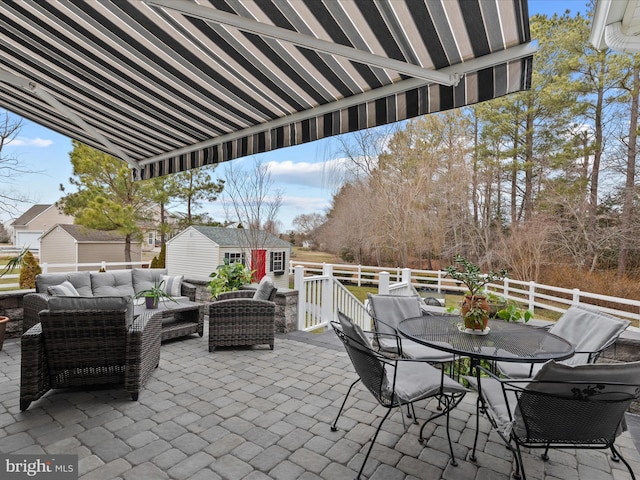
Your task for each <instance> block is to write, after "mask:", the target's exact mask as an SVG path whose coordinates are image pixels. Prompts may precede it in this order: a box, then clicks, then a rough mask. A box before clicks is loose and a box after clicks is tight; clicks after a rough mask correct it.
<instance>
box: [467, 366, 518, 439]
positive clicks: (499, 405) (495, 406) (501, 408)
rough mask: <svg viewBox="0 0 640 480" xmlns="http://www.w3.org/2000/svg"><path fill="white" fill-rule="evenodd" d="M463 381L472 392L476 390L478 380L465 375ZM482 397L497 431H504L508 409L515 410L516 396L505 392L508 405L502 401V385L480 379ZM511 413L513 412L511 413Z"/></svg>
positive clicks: (487, 378)
mask: <svg viewBox="0 0 640 480" xmlns="http://www.w3.org/2000/svg"><path fill="white" fill-rule="evenodd" d="M464 379H465V380H466V381H467V382H469V385H470V386H471V388H473V389H474V390H476V391H477V390H478V379H477V377H475V376H471V375H469V376H467V375H465V377H464ZM480 381H481V383H482V385H481V386H482V390H481V391H482V397H483V398H484V400H485V404H486V406H487V408H489V409H490V410H491V418H493V419H494V420H495V422H496V424H497V426H498V430H504V429H505V427H507V426H508V425H509V424H510V422H511V418H510V417H509V407H511V408H512V409H513V408H515V405H516V403H517V399H516V395H515V393H513V391H511V390H508V391H507V398H508V402H509V403H508V404H507V402H506V401H505V399H504V393H503V390H502V383H501V382H500V381H499V380H496V379H495V378H491V377H482V379H481V380H480ZM512 413H513V412H512Z"/></svg>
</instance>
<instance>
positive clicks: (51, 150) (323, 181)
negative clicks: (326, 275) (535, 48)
mask: <svg viewBox="0 0 640 480" xmlns="http://www.w3.org/2000/svg"><path fill="white" fill-rule="evenodd" d="M567 9H569V10H570V11H571V12H572V13H573V12H577V11H580V12H583V13H584V12H585V11H586V0H564V1H555V0H529V13H530V14H531V15H533V14H535V13H542V14H547V15H553V13H560V14H561V13H563V12H564V11H565V10H567ZM70 151H71V140H70V139H69V138H67V137H64V136H62V135H59V134H57V133H56V132H53V131H51V130H49V129H47V128H44V127H41V126H39V125H37V124H35V123H33V122H30V121H28V120H24V126H23V127H22V129H21V131H20V136H19V137H18V139H17V141H15V142H13V143H12V144H9V145H7V146H5V147H4V149H3V152H2V154H3V155H6V156H15V157H17V158H19V159H20V160H21V161H22V163H23V164H25V165H26V166H28V167H29V168H30V169H31V170H34V171H37V172H38V173H34V174H30V175H25V176H23V177H22V178H21V182H20V185H13V187H14V188H19V189H20V190H21V191H22V192H23V193H24V194H26V195H28V196H29V198H31V199H32V200H33V202H34V203H53V202H55V201H56V200H58V198H60V190H59V185H60V184H63V185H65V186H66V187H69V177H71V175H72V169H71V162H70V161H69V152H70ZM338 152H339V147H338V143H337V141H336V139H334V138H329V139H325V140H319V141H316V142H311V143H308V144H304V145H299V146H295V147H289V148H283V149H280V150H276V151H273V152H268V153H264V154H260V155H258V156H257V157H258V158H259V159H260V160H261V161H263V162H265V163H268V164H269V167H270V170H271V178H272V181H273V184H274V188H277V189H279V190H281V191H282V193H283V204H282V208H281V209H280V215H279V220H280V222H281V223H282V230H283V231H287V230H289V229H291V228H292V223H291V222H292V220H293V219H294V218H295V217H296V216H297V215H300V214H303V213H313V212H320V213H324V212H325V211H326V210H327V208H328V207H329V206H330V202H331V197H332V194H333V193H334V192H335V189H336V184H335V183H336V182H335V178H336V168H337V167H336V165H339V159H338V157H339V154H338ZM233 162H234V165H233V168H234V169H243V168H248V169H252V168H253V165H254V157H248V158H243V159H237V160H233ZM224 170H225V164H221V165H220V166H218V167H217V169H216V171H215V175H216V176H218V177H220V178H224ZM6 187H7V186H6V185H5V186H3V188H4V189H6ZM30 205H31V204H29V205H25V206H24V207H22V210H26V209H27V208H28V207H29V206H30ZM177 210H179V207H178V208H177ZM205 211H207V212H209V213H210V214H211V215H212V216H213V218H214V219H216V220H224V210H223V207H222V205H221V202H215V203H214V204H211V205H208V206H207V207H206V208H205ZM0 220H1V221H4V222H6V221H7V220H9V219H8V218H0Z"/></svg>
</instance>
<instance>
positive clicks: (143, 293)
mask: <svg viewBox="0 0 640 480" xmlns="http://www.w3.org/2000/svg"><path fill="white" fill-rule="evenodd" d="M163 285H164V280H162V281H160V282H158V281H157V280H156V281H155V282H153V287H151V288H148V289H146V290H140V291H139V292H138V293H136V295H135V298H140V297H144V301H145V306H146V307H147V308H148V309H150V310H151V309H154V308H158V303H159V302H160V299H162V298H164V299H167V300H171V301H172V302H175V303H178V302H177V301H176V299H175V298H173V297H172V296H171V295H169V294H168V293H167V292H165V291H164V288H163Z"/></svg>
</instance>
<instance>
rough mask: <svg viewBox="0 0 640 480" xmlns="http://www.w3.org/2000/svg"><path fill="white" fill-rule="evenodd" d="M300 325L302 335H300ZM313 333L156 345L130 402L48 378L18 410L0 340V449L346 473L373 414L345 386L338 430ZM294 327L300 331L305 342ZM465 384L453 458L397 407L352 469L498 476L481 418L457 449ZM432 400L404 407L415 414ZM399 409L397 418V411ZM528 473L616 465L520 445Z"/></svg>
mask: <svg viewBox="0 0 640 480" xmlns="http://www.w3.org/2000/svg"><path fill="white" fill-rule="evenodd" d="M305 335H306V337H305ZM327 335H329V336H330V335H333V334H332V333H329V334H325V335H324V336H318V335H312V334H301V333H299V332H297V333H295V334H292V335H280V336H279V337H278V338H277V339H276V346H275V350H274V351H271V350H269V349H266V348H245V349H243V348H237V349H232V348H231V349H225V348H219V349H216V351H215V352H214V353H209V351H208V347H207V341H206V332H205V338H200V337H198V336H192V337H190V338H184V339H178V340H174V341H169V342H167V343H165V344H163V345H162V351H161V360H160V366H159V367H158V368H157V369H156V370H155V371H154V372H153V374H152V377H151V379H150V380H149V382H148V383H147V385H146V387H145V389H144V390H143V391H142V392H141V394H140V398H139V401H138V402H132V401H131V399H130V397H129V395H128V394H127V393H126V392H125V391H124V390H123V389H121V388H113V389H111V388H99V389H95V390H92V389H84V390H82V389H76V390H59V391H55V392H50V393H48V394H47V395H46V396H45V397H44V398H42V399H40V400H39V401H36V402H34V403H32V404H31V406H30V408H29V409H28V410H27V411H26V412H20V410H19V408H18V396H19V383H20V380H19V366H20V343H19V341H17V340H11V339H10V340H6V341H5V344H4V350H3V351H0V364H2V365H3V368H2V369H0V405H1V407H0V453H23V454H27V453H43V452H47V453H50V454H54V453H55V454H61V453H72V454H77V455H78V456H79V470H80V478H81V479H82V480H90V479H96V480H112V479H115V478H122V479H124V480H130V479H131V480H133V479H135V480H137V479H158V480H162V479H182V478H189V479H195V480H200V479H207V480H217V479H223V478H224V479H238V480H261V479H275V480H288V479H291V480H294V479H303V480H304V479H315V480H318V479H325V480H328V479H330V480H341V479H352V478H353V477H354V476H355V474H356V472H357V471H358V469H359V468H360V466H361V463H362V460H363V458H364V454H365V453H366V450H367V448H368V447H369V443H368V442H369V440H370V438H371V436H372V434H373V433H374V432H375V429H376V427H377V426H378V423H379V421H380V419H381V416H382V415H384V409H381V408H380V407H379V406H378V405H377V404H376V402H375V401H374V399H373V397H372V396H371V395H370V394H369V392H367V391H366V390H365V389H364V388H363V387H362V385H357V386H356V387H355V388H354V391H353V392H352V396H351V398H350V399H349V401H348V402H347V406H346V409H345V411H344V412H343V414H342V416H341V417H340V419H339V420H338V428H339V429H338V431H336V432H332V431H331V429H330V424H331V423H332V422H333V420H334V418H335V416H336V414H337V412H338V409H339V407H340V405H341V403H342V400H343V398H344V395H345V393H346V391H347V389H348V387H349V385H350V384H351V383H352V382H353V381H354V380H355V378H356V377H355V373H354V372H353V368H352V366H351V363H350V361H349V359H348V357H347V355H346V353H345V352H344V350H343V349H342V347H341V346H340V345H337V346H336V342H333V341H330V342H329V344H323V340H322V337H324V338H327ZM307 339H308V340H309V341H307ZM475 398H476V397H475V395H474V394H469V395H467V396H466V397H465V399H464V400H463V401H462V403H461V404H460V405H459V406H458V408H457V409H456V410H455V412H454V413H453V414H452V422H451V434H452V438H453V439H454V441H455V443H454V451H455V454H456V458H457V460H458V466H457V467H454V466H452V465H451V464H450V461H449V460H450V459H449V450H448V444H447V442H446V431H445V428H444V420H443V419H440V420H438V421H436V422H434V424H433V425H428V426H427V428H426V429H425V432H426V435H427V439H426V440H427V441H426V442H425V443H424V444H420V443H418V440H417V436H418V431H419V428H420V427H419V426H417V425H411V426H410V427H409V429H408V431H406V432H405V431H404V430H403V424H402V414H401V413H398V412H395V413H393V414H392V415H391V416H390V418H389V419H388V420H387V422H386V423H385V425H384V427H383V429H382V431H381V432H380V435H379V438H378V441H377V442H376V446H375V447H374V449H373V452H372V454H371V457H370V459H369V461H368V462H367V466H366V467H365V472H364V473H365V475H366V476H367V478H371V479H383V480H396V479H397V480H414V479H421V478H429V479H434V480H436V479H438V478H439V479H447V480H456V479H460V480H462V479H464V480H489V479H490V480H503V479H504V480H507V479H508V478H509V477H510V475H511V473H512V469H513V465H514V463H513V457H512V455H511V453H510V452H509V451H508V450H507V449H506V448H505V446H504V444H503V443H501V441H500V438H499V436H498V435H496V434H495V432H492V431H491V428H490V425H489V423H488V422H487V421H486V419H484V418H481V421H480V435H479V451H478V453H477V457H478V460H477V462H476V463H473V462H470V461H468V459H467V457H468V454H469V452H470V449H471V447H472V445H473V437H474V433H475V432H474V429H475V417H474V416H475ZM435 408H436V404H435V402H429V403H427V402H420V404H418V405H416V411H417V412H418V416H420V417H421V418H426V416H427V415H428V414H429V413H430V412H433V411H434V410H435ZM405 420H406V419H405ZM618 445H619V447H620V449H621V451H622V452H623V455H625V458H626V459H627V460H628V461H630V462H631V463H632V465H633V467H634V468H636V471H639V472H640V453H638V451H637V450H636V448H635V446H634V444H633V441H632V439H631V437H630V435H629V433H628V432H625V433H624V434H623V435H622V436H621V437H620V439H619V442H618ZM524 457H525V463H526V466H527V473H528V474H530V475H529V476H531V478H535V479H540V480H552V479H553V480H555V479H556V478H562V479H566V480H568V479H571V478H598V479H604V480H607V479H609V480H613V479H615V480H624V479H627V478H628V472H627V470H626V468H625V467H624V465H623V464H622V463H615V462H612V461H611V459H610V458H609V456H608V455H607V453H606V452H602V451H584V450H583V451H578V452H576V451H572V450H564V451H551V452H550V460H549V462H543V461H542V460H541V459H540V457H539V452H533V453H529V452H527V451H525V452H524Z"/></svg>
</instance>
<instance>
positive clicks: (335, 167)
mask: <svg viewBox="0 0 640 480" xmlns="http://www.w3.org/2000/svg"><path fill="white" fill-rule="evenodd" d="M345 162H346V160H345V159H343V158H338V159H333V160H327V161H324V162H316V163H310V162H292V161H291V160H285V161H283V162H274V161H271V162H268V163H267V166H268V167H269V171H270V172H271V179H272V180H273V181H274V182H277V183H282V184H295V185H301V186H304V187H315V188H332V187H333V186H335V185H336V184H339V183H341V179H342V178H343V173H344V169H345Z"/></svg>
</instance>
